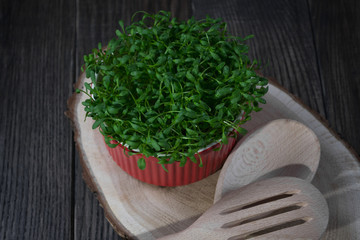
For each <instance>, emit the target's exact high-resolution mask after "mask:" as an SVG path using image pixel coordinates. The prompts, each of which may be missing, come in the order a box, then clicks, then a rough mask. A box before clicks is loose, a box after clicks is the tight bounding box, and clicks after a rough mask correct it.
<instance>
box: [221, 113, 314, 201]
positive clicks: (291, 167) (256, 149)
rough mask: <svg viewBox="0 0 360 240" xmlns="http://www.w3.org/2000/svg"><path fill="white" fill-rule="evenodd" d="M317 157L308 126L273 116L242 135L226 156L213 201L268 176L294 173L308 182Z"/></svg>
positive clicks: (312, 134)
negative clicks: (273, 117) (262, 124)
mask: <svg viewBox="0 0 360 240" xmlns="http://www.w3.org/2000/svg"><path fill="white" fill-rule="evenodd" d="M319 160H320V143H319V140H318V138H317V137H316V135H315V134H314V132H313V131H312V130H310V129H309V128H308V127H306V126H305V125H303V124H302V123H299V122H297V121H294V120H289V119H277V120H274V121H271V122H269V123H267V124H265V125H264V126H263V127H261V128H258V129H257V130H255V131H254V132H253V133H248V135H246V136H245V137H243V138H242V139H241V140H240V141H239V142H238V143H237V145H236V146H235V147H234V149H233V151H232V152H231V154H230V155H229V157H228V159H227V160H226V162H225V164H224V166H223V168H222V170H221V172H220V175H219V179H218V182H217V185H216V190H215V196H214V202H216V201H218V200H219V199H220V198H221V197H222V196H223V195H224V194H225V193H227V192H229V191H231V190H235V189H238V188H240V187H242V186H245V185H247V184H249V183H252V182H255V181H258V180H262V179H266V178H269V177H277V176H289V177H298V178H301V179H304V180H306V181H308V182H310V181H311V180H312V179H313V177H314V175H315V172H316V170H317V167H318V165H319Z"/></svg>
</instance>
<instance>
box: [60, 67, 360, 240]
mask: <svg viewBox="0 0 360 240" xmlns="http://www.w3.org/2000/svg"><path fill="white" fill-rule="evenodd" d="M85 80H86V79H85V75H84V74H82V75H81V76H80V77H79V80H78V82H77V84H76V88H79V87H80V86H82V85H83V82H84V81H85ZM85 98H86V97H85V95H84V94H74V95H73V96H72V97H71V98H70V99H69V102H68V105H69V111H68V112H67V115H68V116H69V117H70V118H71V120H72V122H73V125H74V131H75V142H76V144H77V148H78V151H79V153H80V156H81V157H80V158H81V164H82V167H83V176H84V179H85V181H86V182H87V184H88V185H89V187H90V189H91V190H92V191H93V192H94V193H96V196H97V198H98V200H99V202H100V204H101V205H102V206H103V208H104V211H105V215H106V217H107V219H108V220H109V222H110V223H111V224H112V226H113V228H114V229H115V230H116V231H117V232H118V233H119V234H120V235H121V236H123V237H125V238H130V239H147V240H148V239H156V238H158V237H162V236H165V235H168V234H172V233H175V232H178V231H181V230H183V229H185V228H187V227H188V226H190V225H191V224H192V223H193V222H194V221H195V220H196V219H197V218H198V217H199V216H200V215H201V214H202V213H204V212H205V211H206V210H207V209H208V208H209V207H210V206H211V205H212V204H213V198H214V192H215V187H216V183H217V178H218V176H219V172H217V173H215V174H213V175H211V176H210V177H208V178H206V179H204V180H202V181H199V182H197V183H193V184H190V185H187V186H181V187H167V188H166V187H157V186H153V185H149V184H146V183H142V182H140V181H138V180H136V179H134V178H132V177H130V176H129V175H127V174H126V173H125V172H124V171H122V170H121V169H120V168H119V167H118V166H117V165H116V164H115V163H114V162H113V161H112V159H111V157H110V155H109V153H108V152H107V150H106V148H105V143H104V141H103V138H102V136H101V134H100V133H99V131H98V130H92V129H91V126H92V123H93V121H92V120H91V119H90V118H88V119H87V120H86V121H84V118H85V112H84V109H83V106H82V105H81V102H82V101H83V100H84V99H85ZM265 99H266V100H267V104H266V105H264V106H263V110H262V111H261V112H259V113H254V114H253V115H252V121H251V122H249V123H246V124H245V126H244V127H245V128H246V129H248V130H250V131H251V130H252V129H254V128H257V127H258V126H261V125H262V124H265V123H267V122H269V121H271V120H274V119H278V118H289V119H294V120H297V121H299V122H302V123H303V124H305V125H307V126H308V127H309V128H311V129H312V130H313V131H314V132H315V134H316V135H317V136H318V138H319V140H320V145H321V160H320V165H319V169H318V172H317V174H316V175H315V178H314V180H313V181H312V184H314V186H315V187H317V188H318V189H319V190H320V191H321V192H322V193H323V194H324V196H325V199H326V201H327V203H328V205H329V209H330V219H329V225H328V229H327V231H326V233H325V234H324V236H323V239H327V240H328V239H360V207H359V205H358V204H359V203H360V164H359V158H358V156H357V155H356V153H355V152H354V151H353V150H352V149H351V148H350V147H349V146H348V145H347V144H346V143H345V142H343V141H342V140H341V139H340V138H339V137H338V136H337V135H336V134H335V133H334V132H333V131H332V130H331V129H329V128H328V126H327V124H326V123H325V121H323V120H322V119H321V118H320V117H319V116H318V114H316V113H314V112H312V111H311V110H310V109H309V108H307V107H306V106H305V105H304V104H302V103H301V102H300V101H299V100H298V99H296V98H295V97H294V96H292V95H291V94H289V93H288V92H287V91H286V90H285V89H283V88H282V87H280V86H278V85H276V84H274V83H271V84H269V93H268V94H267V96H266V97H265Z"/></svg>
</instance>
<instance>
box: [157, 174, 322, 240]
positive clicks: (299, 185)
mask: <svg viewBox="0 0 360 240" xmlns="http://www.w3.org/2000/svg"><path fill="white" fill-rule="evenodd" d="M328 219H329V209H328V206H327V204H326V201H325V199H324V197H323V196H322V194H321V193H320V192H319V191H318V190H317V189H316V188H315V187H314V186H312V185H311V184H310V183H308V182H306V181H304V180H301V179H299V178H293V177H276V178H270V179H266V180H262V181H259V182H255V183H252V184H250V185H247V186H245V187H242V188H240V189H237V190H234V191H231V192H228V193H227V194H226V195H225V196H224V197H223V198H222V199H220V200H219V201H218V202H217V203H215V204H214V205H213V206H212V207H210V208H209V209H208V210H207V211H206V212H205V213H204V214H203V215H202V216H200V218H198V219H197V220H196V221H195V222H194V223H193V224H192V225H191V226H190V227H188V228H187V229H185V230H183V231H181V232H179V233H176V234H172V235H168V236H165V237H163V238H161V240H167V239H169V240H178V239H179V240H180V239H181V240H183V239H187V240H192V239H193V240H195V239H196V240H201V239H204V240H205V239H206V240H221V239H227V240H242V239H249V238H251V239H319V238H320V237H321V235H322V234H323V232H324V231H325V229H326V226H327V224H328Z"/></svg>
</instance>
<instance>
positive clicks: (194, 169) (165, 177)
mask: <svg viewBox="0 0 360 240" xmlns="http://www.w3.org/2000/svg"><path fill="white" fill-rule="evenodd" d="M235 143H236V139H235V138H233V137H229V139H228V144H227V145H223V146H222V148H221V150H220V151H213V149H214V148H218V147H219V146H220V144H219V143H217V144H215V145H213V146H211V147H209V148H207V149H205V150H203V151H200V152H199V153H198V154H200V155H201V159H202V162H203V167H199V165H198V164H197V163H193V162H192V161H191V160H190V159H188V161H187V162H186V164H185V166H184V167H180V163H179V162H175V163H172V164H167V165H165V166H166V169H167V170H168V172H166V171H165V170H164V169H163V168H162V167H161V165H160V164H158V163H157V162H158V161H159V160H158V159H157V158H155V157H149V158H147V157H145V156H144V155H142V154H136V155H132V156H129V155H128V154H125V153H124V149H125V152H129V151H130V150H128V149H127V148H126V147H124V146H122V145H118V146H117V147H115V148H110V147H108V146H107V145H106V144H105V145H106V147H107V149H108V151H109V153H110V155H111V156H112V158H113V160H114V161H115V162H116V163H117V165H119V166H120V167H121V168H122V169H123V170H124V171H125V172H127V173H128V174H129V175H131V176H132V177H134V178H136V179H138V180H140V181H142V182H146V183H150V184H154V185H157V186H167V187H174V186H181V185H187V184H190V183H193V182H196V181H199V180H201V179H204V178H206V177H208V176H209V175H211V174H213V173H215V172H216V171H217V170H219V169H220V168H221V167H222V166H223V164H224V162H225V160H226V158H227V157H228V155H229V154H230V152H231V150H232V148H233V147H234V146H235ZM142 157H143V158H144V159H145V161H146V168H145V169H144V170H141V169H139V167H138V165H137V160H138V159H139V158H142ZM195 157H196V158H197V159H199V157H198V156H197V155H196V156H195Z"/></svg>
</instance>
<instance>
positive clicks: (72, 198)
mask: <svg viewBox="0 0 360 240" xmlns="http://www.w3.org/2000/svg"><path fill="white" fill-rule="evenodd" d="M139 10H145V11H149V12H152V13H155V12H157V11H159V10H167V11H171V12H172V13H173V15H174V16H175V17H177V18H180V19H188V18H189V17H191V16H194V17H195V18H197V19H200V18H203V17H205V16H206V15H207V14H208V15H210V16H212V17H221V18H223V19H224V20H225V21H226V22H227V23H228V25H229V31H230V32H231V33H232V34H234V35H238V36H245V35H249V34H254V35H255V38H253V39H252V40H250V41H249V45H250V56H251V57H253V58H256V59H259V60H261V62H262V63H263V64H265V65H266V67H265V68H264V69H263V72H264V74H265V75H267V76H271V77H274V78H276V79H277V81H278V82H279V83H281V84H282V85H283V86H284V87H285V88H287V89H289V90H290V92H292V93H294V94H295V95H296V96H298V97H299V98H301V99H302V100H303V101H304V102H305V103H306V104H307V105H309V106H310V107H311V108H313V109H314V110H316V111H318V112H319V113H320V114H321V115H322V116H323V117H324V118H325V119H327V120H328V122H329V125H330V126H331V127H332V128H333V129H334V130H335V131H337V132H338V133H339V134H340V136H341V137H342V138H343V139H345V140H346V141H347V142H348V143H349V144H350V145H351V146H352V147H353V148H354V149H355V151H356V152H357V153H360V134H359V133H360V124H359V123H360V111H359V102H360V94H359V93H360V70H359V69H360V68H359V65H360V14H359V13H360V3H359V1H356V0H348V1H340V0H337V1H335V0H330V1H325V0H322V1H315V0H278V1H266V0H237V1H236V0H225V1H216V0H185V1H184V0H174V1H168V0H156V1H150V0H147V1H140V0H122V1H116V0H104V1H101V2H100V1H96V2H95V1H86V0H76V1H71V0H56V1H51V2H49V1H44V0H32V1H25V0H19V1H10V0H0V56H1V57H0V239H6V240H7V239H9V240H10V239H11V240H12V239H77V240H78V239H94V240H95V239H121V238H120V237H119V236H117V234H116V233H115V232H114V231H113V230H112V228H111V226H110V224H109V223H108V222H107V221H106V219H105V217H104V213H103V210H102V209H101V207H99V205H98V202H97V201H96V199H95V197H94V196H93V193H91V192H90V191H89V190H88V189H87V187H86V185H85V183H84V181H83V180H82V178H81V167H80V165H79V161H78V157H77V153H76V152H75V148H74V143H73V136H72V130H71V126H70V123H69V120H68V119H67V118H66V117H65V116H64V112H65V111H66V108H67V107H66V101H67V99H68V97H69V96H70V95H71V93H72V91H73V90H74V89H73V86H72V85H73V83H74V82H75V81H76V78H77V76H78V75H79V73H80V67H81V65H82V64H83V59H82V56H83V55H84V54H87V53H89V52H90V51H91V49H92V48H94V47H96V46H97V43H98V42H103V43H106V42H108V41H109V40H110V39H111V38H112V37H114V36H115V34H114V33H115V29H116V28H117V22H118V20H120V19H122V20H124V22H125V23H126V24H129V22H130V18H131V16H132V14H133V13H134V12H136V11H139Z"/></svg>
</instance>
